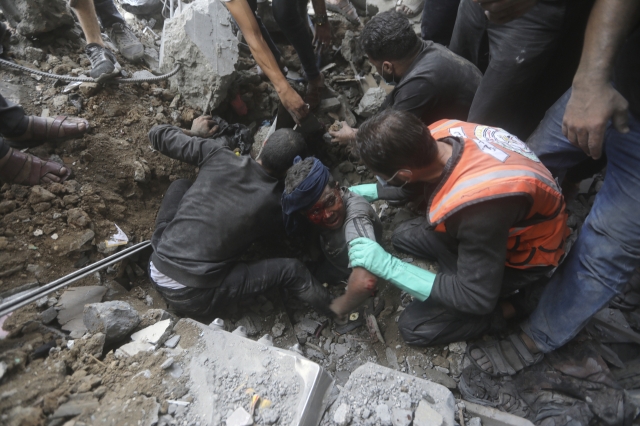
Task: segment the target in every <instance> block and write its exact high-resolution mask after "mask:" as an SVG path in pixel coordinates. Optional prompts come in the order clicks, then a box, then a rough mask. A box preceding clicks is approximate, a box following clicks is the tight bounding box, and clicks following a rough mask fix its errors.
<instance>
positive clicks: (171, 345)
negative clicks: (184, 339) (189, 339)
mask: <svg viewBox="0 0 640 426" xmlns="http://www.w3.org/2000/svg"><path fill="white" fill-rule="evenodd" d="M178 342H180V335H179V334H176V335H175V336H173V337H171V338H170V339H168V340H167V341H166V342H164V345H165V346H166V347H168V348H171V349H173V348H175V347H176V346H178Z"/></svg>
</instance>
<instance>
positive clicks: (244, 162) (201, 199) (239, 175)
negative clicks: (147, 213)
mask: <svg viewBox="0 0 640 426" xmlns="http://www.w3.org/2000/svg"><path fill="white" fill-rule="evenodd" d="M149 139H150V141H151V143H152V144H153V147H154V148H155V149H157V150H158V151H160V152H162V153H163V154H165V155H167V156H169V157H171V158H174V159H177V160H181V161H184V162H186V163H189V164H193V165H197V166H199V167H200V172H199V173H198V177H197V178H196V181H195V182H194V183H193V185H192V186H191V188H189V190H188V191H187V192H186V194H185V195H184V197H183V198H182V201H181V202H180V205H179V207H178V211H177V213H176V215H175V217H174V218H173V220H172V221H171V222H170V223H169V224H168V225H167V226H166V228H165V229H164V231H163V232H161V235H156V234H157V233H158V232H160V231H157V232H156V234H154V237H153V240H152V242H153V249H154V253H153V255H152V258H151V260H152V261H153V264H154V265H155V267H156V268H157V269H158V271H160V272H162V273H163V274H164V275H166V276H168V277H170V278H173V279H174V280H176V281H177V282H179V283H181V284H183V285H185V286H188V287H198V288H211V287H215V286H216V280H220V279H222V278H223V277H224V276H225V275H226V273H227V272H228V270H229V268H230V267H231V265H232V264H233V263H234V262H236V261H237V260H238V259H239V258H240V256H241V255H242V254H243V253H244V252H245V251H246V250H247V249H248V248H249V246H250V245H251V244H252V243H253V242H254V241H256V240H257V239H259V238H261V237H264V236H266V235H268V234H273V233H276V232H278V231H283V230H284V225H283V223H282V207H281V205H280V197H281V195H282V190H283V185H282V183H281V182H279V181H278V179H276V178H275V177H272V176H270V175H269V174H267V172H266V171H265V170H264V168H263V167H262V166H261V165H260V164H258V163H257V162H255V161H254V160H253V159H252V158H250V157H248V156H237V155H235V153H234V152H233V151H232V150H230V149H229V148H228V147H227V143H228V140H227V138H226V137H221V138H216V139H203V138H198V137H191V136H187V135H185V134H184V133H183V132H182V131H181V130H180V129H179V128H177V127H174V126H170V125H161V126H155V127H153V128H152V129H151V131H150V132H149Z"/></svg>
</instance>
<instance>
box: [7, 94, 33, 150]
mask: <svg viewBox="0 0 640 426" xmlns="http://www.w3.org/2000/svg"><path fill="white" fill-rule="evenodd" d="M28 126H29V118H28V117H27V115H25V113H24V110H23V109H22V107H21V106H20V105H16V104H14V103H13V102H10V101H7V100H6V99H5V98H4V97H3V96H2V95H0V134H2V135H3V136H6V137H15V136H21V135H23V134H24V133H25V132H26V131H27V127H28ZM8 149H9V148H8V147H7V150H8ZM5 154H6V152H5ZM0 157H2V156H0Z"/></svg>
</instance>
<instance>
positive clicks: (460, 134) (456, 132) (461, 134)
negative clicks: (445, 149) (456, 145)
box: [449, 127, 467, 138]
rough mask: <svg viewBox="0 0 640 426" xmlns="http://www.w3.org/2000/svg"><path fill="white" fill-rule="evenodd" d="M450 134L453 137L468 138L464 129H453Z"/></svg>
mask: <svg viewBox="0 0 640 426" xmlns="http://www.w3.org/2000/svg"><path fill="white" fill-rule="evenodd" d="M449 134H451V136H455V137H457V138H466V137H467V134H466V133H465V132H464V130H463V129H462V127H452V128H450V129H449Z"/></svg>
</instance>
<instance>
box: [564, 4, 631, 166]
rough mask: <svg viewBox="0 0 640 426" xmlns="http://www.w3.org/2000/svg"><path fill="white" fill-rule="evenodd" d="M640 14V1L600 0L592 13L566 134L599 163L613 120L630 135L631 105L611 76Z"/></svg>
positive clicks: (566, 119)
mask: <svg viewBox="0 0 640 426" xmlns="http://www.w3.org/2000/svg"><path fill="white" fill-rule="evenodd" d="M639 14H640V0H598V1H596V3H595V5H594V6H593V9H592V10H591V15H590V17H589V23H588V24H587V32H586V34H585V40H584V47H583V49H582V57H581V58H580V65H579V66H578V71H577V72H576V75H575V77H574V79H573V86H572V88H573V91H572V93H571V98H570V99H569V103H568V104H567V109H566V111H565V115H564V119H563V121H562V132H563V133H564V135H565V136H566V137H567V138H568V139H569V141H570V142H571V143H572V144H574V145H577V146H579V147H580V148H582V150H583V151H584V152H585V153H587V155H589V156H591V157H593V158H596V159H597V158H600V156H601V154H602V142H603V140H604V133H605V130H606V126H607V123H608V121H609V120H612V123H613V126H614V127H615V128H616V129H617V130H618V131H619V132H622V133H626V132H628V131H629V126H628V123H627V121H628V111H627V107H628V103H627V101H626V100H625V99H624V98H623V97H622V95H620V93H618V92H617V91H616V90H615V89H614V88H613V86H612V85H611V73H612V71H613V61H614V58H615V56H616V53H617V52H618V48H619V47H620V45H621V44H622V42H623V41H624V39H625V37H626V36H627V35H628V33H629V31H630V30H631V28H632V27H633V25H634V24H635V23H636V22H637V21H638V16H639Z"/></svg>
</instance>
